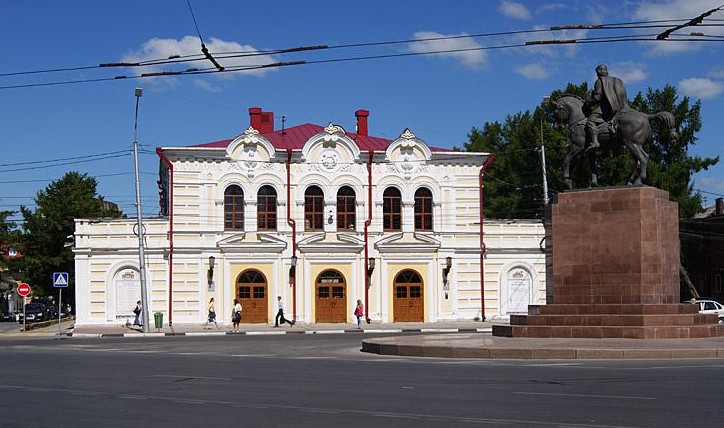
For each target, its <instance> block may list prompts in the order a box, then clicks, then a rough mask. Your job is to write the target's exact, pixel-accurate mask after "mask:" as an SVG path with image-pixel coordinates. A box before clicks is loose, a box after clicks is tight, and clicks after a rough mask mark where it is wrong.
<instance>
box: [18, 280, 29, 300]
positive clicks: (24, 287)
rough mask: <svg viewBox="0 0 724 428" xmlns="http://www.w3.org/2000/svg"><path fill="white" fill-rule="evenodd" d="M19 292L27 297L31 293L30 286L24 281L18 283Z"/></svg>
mask: <svg viewBox="0 0 724 428" xmlns="http://www.w3.org/2000/svg"><path fill="white" fill-rule="evenodd" d="M18 294H19V295H21V296H23V297H25V296H27V295H28V294H30V286H29V285H28V284H26V283H24V282H21V283H20V284H18Z"/></svg>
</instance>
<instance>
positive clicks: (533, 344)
mask: <svg viewBox="0 0 724 428" xmlns="http://www.w3.org/2000/svg"><path fill="white" fill-rule="evenodd" d="M493 324H494V323H491V322H476V321H455V322H439V323H393V324H375V323H373V324H367V325H363V326H362V329H357V325H356V324H295V325H294V326H291V327H290V326H289V325H288V324H284V325H282V326H280V327H278V328H275V327H274V326H271V325H266V324H241V329H240V332H239V333H233V332H231V331H230V330H231V327H230V326H228V325H227V326H222V325H219V329H218V330H217V329H216V327H215V326H213V325H212V326H210V327H208V328H205V327H204V325H203V324H178V325H173V326H169V325H164V326H163V328H161V329H158V330H157V329H156V328H151V330H150V333H145V334H144V333H143V332H142V331H141V329H140V328H139V327H125V326H120V325H110V326H109V325H83V326H75V325H74V322H73V321H72V320H70V321H64V322H63V323H61V325H60V327H58V325H57V324H55V325H50V326H47V327H44V328H40V329H36V330H31V331H28V332H21V331H19V328H18V329H17V330H15V331H6V332H4V333H0V339H2V338H7V337H53V336H56V337H73V338H103V337H125V338H139V339H143V338H145V337H178V336H226V335H231V336H237V335H239V336H241V335H287V334H353V335H354V334H356V335H359V338H360V340H361V342H362V351H363V352H368V353H374V354H379V355H394V356H409V357H436V358H475V359H541V360H544V359H673V358H706V359H709V358H724V337H716V338H705V339H656V340H640V339H525V338H507V337H493V336H491V335H490V333H491V331H492V326H493ZM152 327H153V326H152ZM408 332H414V333H430V334H416V335H395V334H396V333H408Z"/></svg>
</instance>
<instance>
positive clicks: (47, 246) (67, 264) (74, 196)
mask: <svg viewBox="0 0 724 428" xmlns="http://www.w3.org/2000/svg"><path fill="white" fill-rule="evenodd" d="M96 186H97V182H96V180H95V178H92V177H88V176H87V175H86V174H81V173H79V172H69V173H66V174H65V175H64V176H63V177H62V178H60V179H59V180H56V181H53V182H52V183H50V184H49V185H48V187H46V188H45V190H41V191H39V192H38V193H37V194H36V196H35V206H36V208H35V210H34V211H33V210H31V209H29V208H27V207H25V206H21V207H20V212H21V213H22V215H23V219H24V220H25V224H24V226H23V230H24V234H23V239H22V245H21V252H22V254H23V257H22V258H19V259H20V261H21V262H22V263H21V266H22V272H23V279H25V280H26V282H28V283H29V284H30V285H31V286H33V287H34V289H33V291H34V294H36V295H42V294H48V293H50V292H51V291H52V290H53V284H52V276H53V272H68V273H69V274H70V284H69V287H68V291H69V293H68V294H67V295H68V296H69V298H71V299H72V298H73V296H75V289H74V285H75V281H74V278H75V275H74V267H75V264H74V257H73V252H72V249H71V248H70V246H68V245H66V243H67V242H68V237H69V236H71V235H73V234H74V232H75V221H74V219H76V218H99V217H119V216H120V215H121V212H120V211H119V210H118V208H117V207H115V204H109V203H106V202H105V201H104V200H103V198H102V197H100V196H98V195H97V194H96ZM71 242H72V241H71ZM36 290H37V293H36ZM64 294H65V293H64Z"/></svg>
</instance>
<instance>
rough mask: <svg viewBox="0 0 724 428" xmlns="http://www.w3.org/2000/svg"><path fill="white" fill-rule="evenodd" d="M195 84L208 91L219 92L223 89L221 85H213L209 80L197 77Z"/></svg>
mask: <svg viewBox="0 0 724 428" xmlns="http://www.w3.org/2000/svg"><path fill="white" fill-rule="evenodd" d="M194 85H196V86H197V87H199V88H201V89H203V90H205V91H208V92H214V93H218V92H221V90H222V89H221V87H220V86H218V85H213V84H211V82H209V81H208V80H202V79H196V80H194Z"/></svg>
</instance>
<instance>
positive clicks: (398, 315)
mask: <svg viewBox="0 0 724 428" xmlns="http://www.w3.org/2000/svg"><path fill="white" fill-rule="evenodd" d="M422 291H423V287H422V278H421V277H420V275H419V274H418V273H417V272H415V271H413V270H409V269H407V270H403V271H402V272H400V273H398V274H397V276H396V277H395V282H394V288H393V294H394V296H393V299H392V300H393V303H392V313H393V321H394V322H422V321H424V315H425V314H424V313H425V301H424V299H423V293H422Z"/></svg>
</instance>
